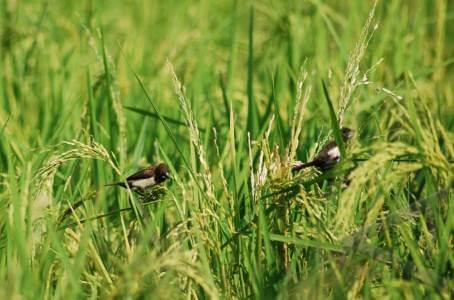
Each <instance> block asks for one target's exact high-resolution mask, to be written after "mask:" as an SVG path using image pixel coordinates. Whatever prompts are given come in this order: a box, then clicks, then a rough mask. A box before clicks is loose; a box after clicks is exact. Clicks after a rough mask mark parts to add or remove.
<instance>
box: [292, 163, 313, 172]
mask: <svg viewBox="0 0 454 300" xmlns="http://www.w3.org/2000/svg"><path fill="white" fill-rule="evenodd" d="M313 166H315V161H310V162H307V163H302V162H300V161H298V162H296V163H295V164H294V165H293V166H292V171H299V170H302V169H305V168H309V167H313Z"/></svg>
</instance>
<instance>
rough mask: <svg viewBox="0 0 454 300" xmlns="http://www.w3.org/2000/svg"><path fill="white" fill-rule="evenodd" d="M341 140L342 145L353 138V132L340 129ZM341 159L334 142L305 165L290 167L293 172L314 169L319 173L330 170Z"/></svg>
mask: <svg viewBox="0 0 454 300" xmlns="http://www.w3.org/2000/svg"><path fill="white" fill-rule="evenodd" d="M341 134H342V140H343V141H344V143H346V142H348V140H349V139H350V138H351V137H352V136H353V130H352V129H350V128H347V127H342V129H341ZM340 159H341V153H340V150H339V146H338V145H337V143H336V141H335V140H332V141H330V142H329V143H328V144H327V145H326V146H325V147H323V149H322V150H321V151H320V152H319V153H318V154H317V155H316V156H315V158H314V159H313V160H312V161H310V162H307V163H302V162H300V161H298V162H296V163H295V164H294V165H293V166H292V170H293V171H300V170H302V169H305V168H309V167H315V168H317V169H318V170H320V171H321V172H326V171H328V170H330V169H332V168H333V167H334V166H335V165H336V164H337V163H338V162H339V161H340Z"/></svg>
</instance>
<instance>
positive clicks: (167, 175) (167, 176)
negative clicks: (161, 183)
mask: <svg viewBox="0 0 454 300" xmlns="http://www.w3.org/2000/svg"><path fill="white" fill-rule="evenodd" d="M164 176H165V178H167V179H170V180H172V179H173V177H172V175H171V174H170V173H169V172H166V173H165V174H164Z"/></svg>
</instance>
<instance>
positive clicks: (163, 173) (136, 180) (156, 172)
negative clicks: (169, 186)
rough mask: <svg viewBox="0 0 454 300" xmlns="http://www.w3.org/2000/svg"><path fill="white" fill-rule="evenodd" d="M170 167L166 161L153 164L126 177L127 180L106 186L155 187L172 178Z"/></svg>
mask: <svg viewBox="0 0 454 300" xmlns="http://www.w3.org/2000/svg"><path fill="white" fill-rule="evenodd" d="M171 178H172V176H171V174H170V169H169V167H168V166H167V165H166V164H165V163H160V164H157V165H151V166H149V167H147V168H145V169H142V170H140V171H138V172H136V173H134V174H132V175H131V176H129V177H127V178H126V182H124V181H120V182H114V183H108V184H106V185H105V186H120V187H122V188H130V189H132V190H139V191H145V190H146V189H148V188H151V187H154V186H156V185H159V184H161V183H163V182H164V181H166V180H167V179H171Z"/></svg>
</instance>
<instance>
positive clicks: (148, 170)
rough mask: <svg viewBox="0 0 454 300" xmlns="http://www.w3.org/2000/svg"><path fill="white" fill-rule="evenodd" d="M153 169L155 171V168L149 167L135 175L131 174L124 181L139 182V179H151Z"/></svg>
mask: <svg viewBox="0 0 454 300" xmlns="http://www.w3.org/2000/svg"><path fill="white" fill-rule="evenodd" d="M155 169H156V167H155V166H151V167H148V168H145V169H143V170H140V171H139V172H137V173H134V174H132V175H131V176H129V177H128V178H126V180H127V181H130V180H139V179H147V178H150V177H152V176H153V175H154V171H155Z"/></svg>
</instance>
